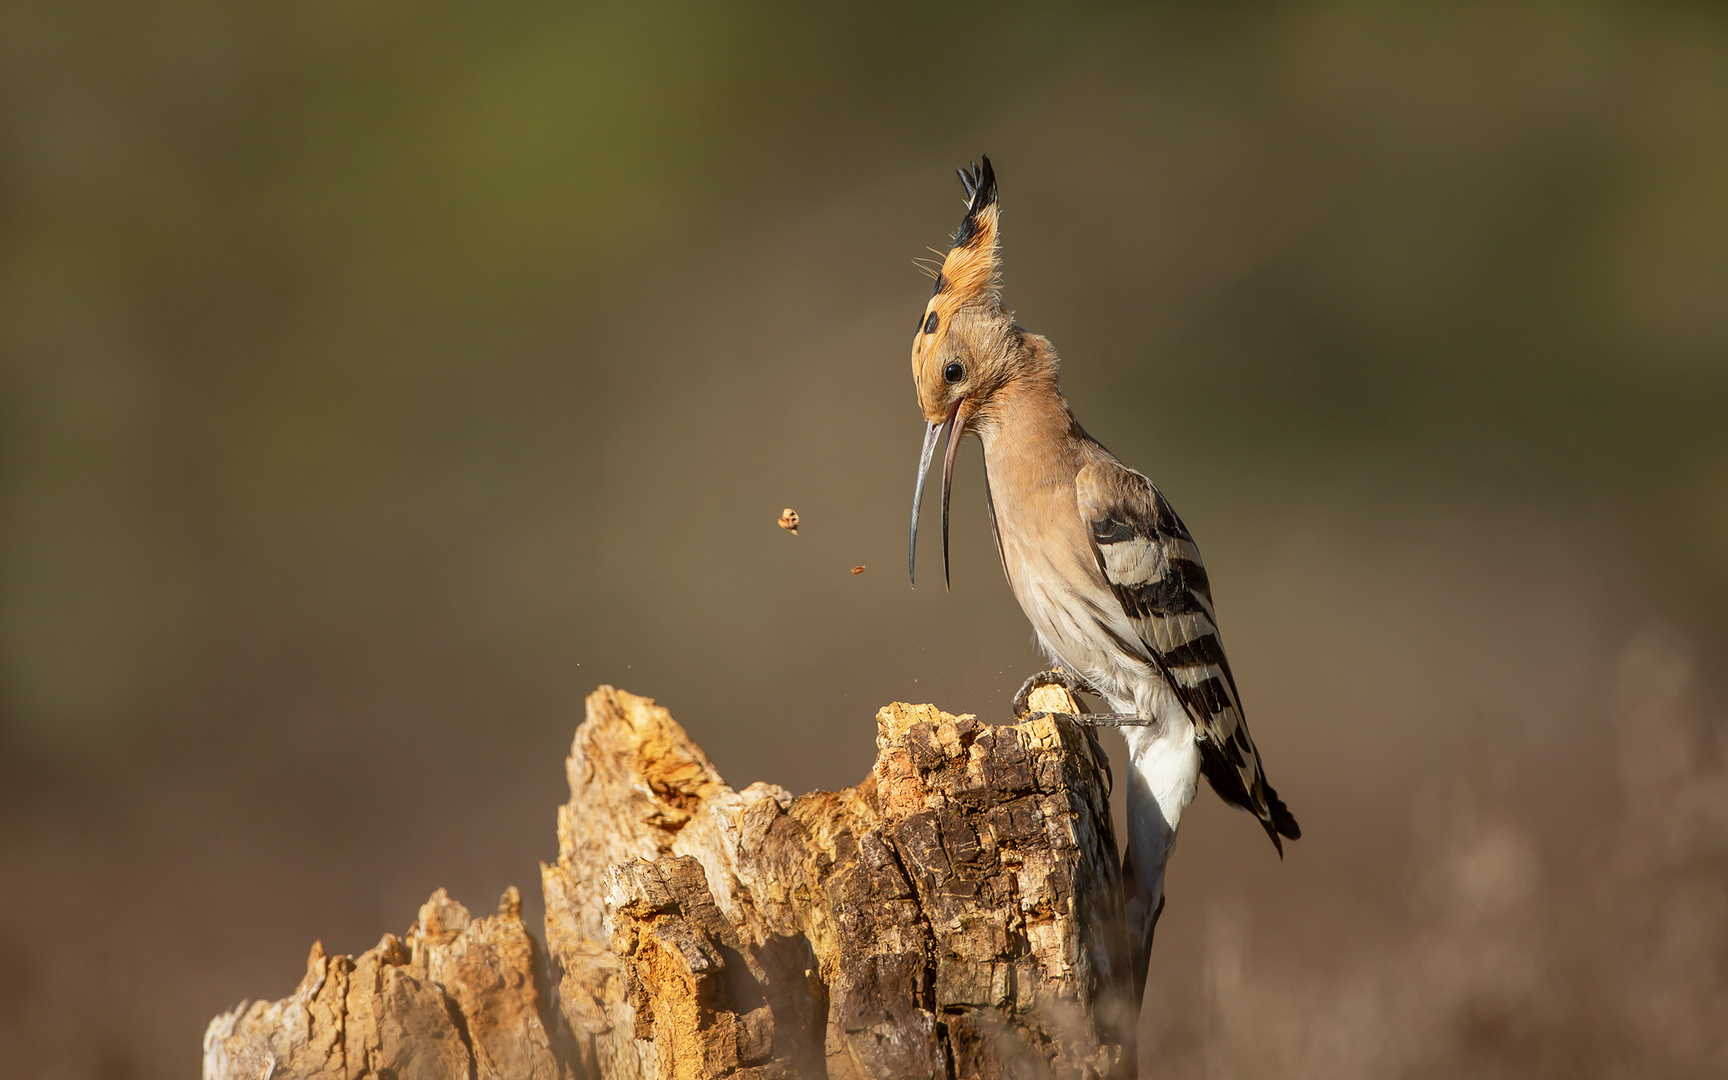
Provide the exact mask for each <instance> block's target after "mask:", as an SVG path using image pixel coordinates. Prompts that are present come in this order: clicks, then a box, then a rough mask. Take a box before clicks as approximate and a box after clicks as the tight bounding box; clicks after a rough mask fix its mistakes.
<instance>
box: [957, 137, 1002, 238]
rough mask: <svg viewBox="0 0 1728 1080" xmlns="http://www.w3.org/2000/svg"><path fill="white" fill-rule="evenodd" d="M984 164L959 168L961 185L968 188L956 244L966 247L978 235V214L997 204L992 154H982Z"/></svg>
mask: <svg viewBox="0 0 1728 1080" xmlns="http://www.w3.org/2000/svg"><path fill="white" fill-rule="evenodd" d="M982 156H983V158H984V164H983V165H982V166H979V165H976V164H974V165H973V166H972V168H971V169H970V170H967V169H959V170H957V171H958V172H959V174H960V186H961V187H963V188H965V189H966V216H965V217H964V218H961V219H960V228H958V229H956V230H955V231H954V246H955V247H965V246H966V245H967V244H970V243H971V242H972V238H973V237H974V236H977V235H978V215H979V213H981V212H982V211H983V210H984V208H985V207H988V206H994V205H995V204H996V170H995V169H992V168H991V167H990V155H989V154H984V155H982Z"/></svg>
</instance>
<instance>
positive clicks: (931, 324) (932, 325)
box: [924, 311, 936, 334]
mask: <svg viewBox="0 0 1728 1080" xmlns="http://www.w3.org/2000/svg"><path fill="white" fill-rule="evenodd" d="M924 332H925V333H926V334H934V333H935V332H936V313H935V312H934V311H932V312H931V313H930V317H929V318H928V319H925V320H924Z"/></svg>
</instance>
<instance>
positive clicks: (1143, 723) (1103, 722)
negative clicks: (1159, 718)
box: [1074, 712, 1152, 727]
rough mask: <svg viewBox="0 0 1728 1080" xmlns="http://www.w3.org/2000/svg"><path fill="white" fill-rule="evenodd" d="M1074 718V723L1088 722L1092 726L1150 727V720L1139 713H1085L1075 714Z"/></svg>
mask: <svg viewBox="0 0 1728 1080" xmlns="http://www.w3.org/2000/svg"><path fill="white" fill-rule="evenodd" d="M1074 720H1075V722H1076V723H1080V724H1090V725H1091V726H1093V727H1151V726H1152V721H1150V720H1148V719H1146V718H1145V717H1144V716H1141V715H1140V714H1139V713H1131V712H1103V713H1087V714H1086V715H1085V716H1076V717H1075V718H1074Z"/></svg>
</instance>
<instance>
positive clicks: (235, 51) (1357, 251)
mask: <svg viewBox="0 0 1728 1080" xmlns="http://www.w3.org/2000/svg"><path fill="white" fill-rule="evenodd" d="M980 151H983V152H987V153H989V154H990V155H991V157H992V159H993V161H994V162H995V163H996V167H997V171H998V175H999V176H1000V178H1001V184H1002V193H1003V196H1002V197H1003V202H1004V208H1005V218H1004V221H1005V224H1004V229H1005V243H1006V248H1005V254H1006V286H1007V298H1008V300H1009V302H1010V303H1011V304H1012V305H1014V306H1015V307H1016V309H1017V311H1018V313H1019V316H1020V318H1021V320H1022V321H1023V322H1024V323H1025V324H1026V325H1028V326H1029V327H1031V328H1033V329H1034V330H1037V331H1039V332H1042V333H1045V334H1047V335H1049V336H1050V337H1051V338H1052V339H1053V340H1054V342H1055V343H1056V345H1057V347H1058V348H1059V349H1060V350H1061V352H1062V354H1063V356H1064V357H1065V359H1066V361H1067V365H1066V368H1065V376H1066V378H1065V388H1066V389H1067V391H1068V393H1069V396H1070V398H1071V400H1072V401H1073V403H1074V405H1075V408H1076V410H1077V412H1078V413H1079V415H1080V416H1081V418H1082V420H1083V421H1084V422H1085V423H1086V425H1087V427H1088V428H1089V429H1090V430H1091V431H1092V432H1093V433H1094V434H1096V435H1097V436H1098V437H1099V438H1101V439H1102V440H1103V441H1104V442H1105V443H1106V444H1107V445H1108V446H1110V447H1111V448H1112V449H1113V450H1115V451H1116V452H1117V453H1118V454H1119V455H1121V456H1122V457H1123V458H1124V459H1125V460H1127V461H1128V462H1129V463H1131V464H1133V465H1136V466H1137V467H1139V468H1141V469H1142V470H1144V471H1146V472H1147V473H1149V474H1150V475H1152V476H1153V477H1154V478H1155V479H1156V480H1157V481H1158V482H1159V483H1160V484H1161V486H1162V487H1163V489H1164V490H1165V492H1166V493H1167V494H1168V495H1170V497H1171V498H1172V499H1173V500H1174V502H1175V503H1176V505H1177V507H1178V508H1179V509H1180V511H1181V512H1182V514H1183V516H1184V517H1185V518H1186V520H1187V522H1188V524H1189V526H1190V527H1191V528H1192V529H1193V531H1194V532H1195V534H1196V535H1197V536H1198V537H1199V539H1200V542H1201V544H1202V547H1203V549H1204V551H1205V553H1206V556H1207V561H1208V565H1209V567H1210V569H1211V571H1212V577H1213V581H1214V584H1215V591H1216V598H1217V601H1218V606H1219V610H1220V612H1221V613H1222V617H1223V625H1224V630H1225V634H1226V638H1227V641H1228V643H1229V645H1230V648H1231V655H1232V657H1233V661H1234V664H1235V667H1236V671H1237V673H1238V675H1239V677H1240V680H1241V684H1242V690H1243V694H1244V696H1245V699H1246V701H1247V704H1248V709H1249V713H1250V716H1251V717H1252V722H1253V726H1254V732H1255V735H1256V737H1257V739H1258V741H1259V743H1260V746H1261V748H1262V750H1263V751H1264V754H1265V756H1266V758H1267V760H1268V762H1269V771H1270V775H1271V777H1272V779H1273V781H1274V783H1276V784H1277V786H1278V788H1279V790H1280V791H1281V792H1282V793H1283V794H1284V795H1285V796H1286V798H1287V799H1288V800H1289V802H1290V805H1291V806H1292V808H1293V809H1294V810H1295V812H1296V814H1297V815H1298V817H1299V818H1300V820H1301V822H1302V825H1303V828H1304V830H1305V838H1304V839H1303V840H1302V841H1301V842H1300V843H1298V844H1295V845H1294V846H1293V847H1291V848H1290V852H1289V855H1288V857H1287V858H1286V859H1285V860H1284V861H1283V863H1282V864H1280V863H1279V861H1278V860H1277V858H1276V857H1275V856H1274V854H1273V852H1272V850H1271V848H1270V846H1269V845H1268V844H1267V843H1266V841H1265V838H1264V837H1263V836H1262V835H1261V832H1260V830H1259V829H1258V828H1257V827H1256V826H1255V825H1254V823H1253V822H1252V821H1251V820H1250V819H1248V818H1247V817H1245V816H1243V815H1241V814H1239V813H1235V812H1233V811H1229V810H1227V809H1225V808H1224V807H1223V806H1222V805H1221V804H1220V803H1218V801H1217V800H1216V799H1215V797H1213V796H1212V795H1211V794H1210V793H1208V792H1203V793H1202V794H1201V796H1200V798H1199V800H1198V802H1197V804H1196V809H1195V810H1194V811H1193V812H1192V815H1191V817H1190V818H1189V821H1188V824H1187V826H1186V828H1185V829H1184V834H1183V841H1182V845H1181V848H1180V851H1179V853H1178V856H1177V858H1176V861H1175V864H1174V868H1173V871H1172V875H1171V882H1170V888H1171V902H1170V907H1169V910H1168V912H1167V914H1166V916H1165V920H1164V922H1163V924H1162V925H1161V926H1160V928H1159V939H1158V949H1157V951H1156V953H1155V954H1154V972H1153V978H1152V986H1151V989H1150V991H1149V994H1148V999H1147V1007H1146V1011H1145V1016H1144V1018H1143V1025H1144V1030H1145V1032H1146V1036H1145V1039H1144V1048H1143V1055H1144V1058H1145V1060H1146V1061H1147V1062H1148V1063H1149V1065H1150V1067H1151V1072H1152V1074H1153V1075H1160V1076H1166V1075H1167V1076H1178V1075H1180V1076H1195V1075H1206V1076H1215V1077H1231V1076H1244V1077H1246V1076H1260V1077H1309V1076H1313V1077H1451V1076H1472V1077H1478V1076H1508V1077H1512V1076H1518V1077H1533V1076H1541V1077H1549V1076H1552V1077H1576V1076H1592V1077H1622V1076H1658V1075H1661V1076H1699V1077H1702V1076H1722V1075H1725V1074H1728V772H1725V765H1724V745H1725V739H1728V736H1725V731H1728V728H1725V724H1724V717H1725V715H1728V712H1725V709H1724V705H1723V698H1722V694H1721V690H1722V679H1721V675H1722V660H1723V657H1724V655H1725V654H1728V16H1725V15H1724V14H1723V11H1722V9H1721V8H1719V7H1716V6H1714V5H1704V4H1679V3H1675V4H1665V3H1652V2H1645V3H1624V4H1616V3H1593V4H1557V3H1541V2H1531V3H1523V2H1515V3H1510V4H1479V5H1478V4H1420V3H1418V4H1404V5H1370V4H1355V3H1345V2H1336V3H1334V2H1319V3H1288V4H1271V3H1268V4H1232V5H1214V4H1166V5H1160V6H1154V7H1151V8H1147V9H1140V8H1130V7H1127V6H1121V5H1099V6H1096V7H1090V8H1082V7H1076V6H1066V7H1064V8H1063V9H1062V10H1061V11H1059V12H1058V11H1052V10H1047V9H1046V8H1045V7H1044V6H1042V5H1025V6H1014V5H1008V6H1004V5H1000V4H998V5H991V6H989V7H988V8H984V7H978V8H970V9H967V8H952V9H949V8H940V9H938V8H934V7H929V6H926V5H914V4H886V3H884V4H875V5H871V6H867V7H855V8H849V9H845V10H841V9H839V8H835V9H832V10H830V9H828V8H826V7H822V6H817V5H787V6H784V7H778V6H768V5H740V4H706V5H687V6H686V5H672V4H643V5H637V6H634V7H631V8H629V9H628V10H627V11H619V10H606V9H577V8H574V7H572V6H570V5H564V4H550V3H538V4H537V3H528V4H516V5H507V6H500V5H491V6H487V7H485V8H483V9H482V8H480V7H479V6H478V5H476V6H475V7H474V8H472V9H470V8H466V7H463V6H457V5H436V4H405V3H392V2H363V3H355V2H352V0H346V2H333V0H313V2H308V0H296V2H293V3H277V2H267V3H255V4H241V5H231V4H216V3H209V2H202V3H201V2H160V0H153V2H142V3H140V2H131V3H112V2H108V3H104V2H97V0H92V2H70V0H61V2H57V3H29V2H26V3H23V4H11V5H7V6H5V7H4V8H3V9H0V1075H4V1076H7V1077H13V1076H18V1077H56V1078H57V1077H170V1076H186V1075H190V1074H191V1073H192V1072H193V1071H194V1070H195V1069H196V1068H197V1059H198V1052H199V1040H200V1038H201V1035H202V1033H203V1029H204V1025H205V1023H206V1022H207V1021H208V1019H209V1018H210V1017H211V1016H212V1015H213V1014H215V1013H216V1012H217V1011H218V1010H221V1009H225V1008H228V1007H230V1006H232V1005H233V1004H235V1003H236V1002H238V1001H239V1000H240V999H242V998H247V997H269V998H274V997H280V996H282V995H284V994H286V993H288V992H289V991H290V990H291V989H292V987H293V985H294V984H295V982H296V981H297V980H298V979H299V977H300V974H301V972H302V970H303V964H304V959H305V955H306V952H307V949H308V947H309V946H310V944H311V942H312V941H313V940H314V939H318V938H322V939H323V941H324V942H325V944H326V945H327V946H328V947H329V948H331V949H333V950H339V951H356V950H359V949H362V948H365V947H367V946H369V945H371V944H372V943H373V942H375V941H376V939H377V938H378V936H379V934H380V933H381V932H383V931H384V930H395V931H398V932H400V931H401V930H403V929H404V928H405V926H406V924H407V923H408V922H409V921H410V919H411V918H412V917H413V913H414V911H415V909H416V906H417V905H418V904H419V903H420V902H421V901H422V900H423V899H424V898H425V897H426V895H427V894H428V893H429V892H430V891H431V890H432V889H433V888H434V887H436V886H439V885H445V886H448V887H449V888H450V889H451V891H452V893H453V894H454V895H455V896H457V897H458V898H460V899H462V900H463V901H465V902H467V903H468V904H470V905H471V906H474V907H476V908H480V909H485V908H487V907H489V906H490V904H491V903H492V901H493V898H494V897H496V895H497V894H498V893H499V892H500V891H501V890H502V889H503V888H504V887H505V886H506V885H509V884H511V883H515V884H518V885H521V886H523V887H524V892H525V893H526V894H528V896H529V897H530V898H531V902H532V898H534V897H535V896H536V894H537V893H538V888H537V883H538V877H537V870H536V860H537V859H540V858H549V857H551V856H552V855H554V854H555V852H556V844H555V841H554V838H553V807H554V806H555V805H556V804H557V803H558V802H560V801H561V800H562V799H563V798H564V795H565V792H564V788H563V776H562V759H563V755H564V753H565V750H566V748H567V745H568V740H569V737H570V733H571V731H572V730H573V728H574V726H575V724H576V723H577V722H578V720H579V719H580V707H581V700H582V697H583V696H584V694H585V693H586V692H587V691H589V690H590V689H591V688H592V687H593V686H595V685H596V684H597V683H600V682H610V683H615V684H617V685H619V686H622V687H624V688H627V689H630V690H633V691H636V692H638V693H644V694H650V695H653V696H655V697H657V698H658V699H660V700H661V701H662V702H663V703H665V704H666V705H668V706H669V707H670V708H671V709H672V710H673V712H674V714H675V715H676V716H677V717H678V718H679V719H680V720H681V721H682V722H683V723H684V724H685V725H686V726H687V727H688V728H689V729H690V731H691V732H692V733H693V734H694V735H695V737H696V738H697V739H698V740H699V741H700V742H701V743H702V744H703V745H704V746H705V747H706V748H707V749H708V751H709V752H710V753H711V755H712V756H713V757H714V759H715V761H716V762H717V764H718V765H719V766H720V768H721V770H722V771H723V772H724V773H725V774H726V776H727V777H728V778H729V779H730V780H731V781H733V782H734V783H735V784H737V785H739V786H742V785H744V784H746V783H748V782H750V781H752V780H757V779H770V780H774V781H776V782H779V783H781V784H784V785H785V786H787V787H789V788H791V789H793V790H795V791H802V790H806V789H809V788H812V787H818V786H825V787H837V786H842V785H845V784H848V783H852V782H854V781H855V780H857V779H858V778H859V777H860V776H861V775H862V774H863V772H864V770H865V769H866V767H867V765H868V763H869V761H870V760H871V758H872V755H873V732H874V728H873V723H872V716H873V713H874V711H875V709H876V707H877V706H878V705H880V704H882V703H885V702H887V701H890V700H894V699H909V700H929V701H934V702H936V703H938V704H940V705H941V706H943V707H944V708H947V709H950V710H952V711H976V712H978V713H980V714H981V715H983V716H984V718H985V719H987V720H1001V719H1003V718H1005V717H1006V716H1007V713H1008V695H1009V694H1010V693H1011V692H1012V691H1013V689H1014V688H1015V687H1016V686H1017V685H1018V684H1019V682H1020V680H1021V678H1022V677H1023V676H1024V675H1025V674H1027V673H1028V672H1029V671H1031V670H1033V669H1034V666H1035V664H1036V663H1037V657H1036V656H1035V654H1034V652H1033V650H1032V649H1031V647H1030V645H1029V630H1028V627H1027V625H1026V623H1025V621H1024V619H1023V617H1022V616H1021V614H1020V612H1019V611H1018V609H1017V607H1016V606H1015V604H1014V601H1013V599H1012V597H1011V596H1010V595H1009V593H1008V590H1007V587H1006V585H1005V583H1004V582H1003V580H1002V577H1001V571H1000V569H999V567H998V566H997V563H996V558H995V554H994V551H993V550H992V548H991V544H990V540H989V537H988V533H987V526H986V524H985V520H984V515H983V508H982V493H981V484H980V482H979V471H978V465H977V451H976V449H975V447H969V448H968V450H967V452H966V454H964V455H963V464H962V466H961V468H960V470H959V472H960V475H959V476H958V477H957V481H956V488H957V505H956V507H955V526H954V531H955V554H954V567H955V568H954V591H953V592H952V594H944V592H943V590H942V588H941V586H940V583H939V581H938V574H939V571H938V569H937V565H938V564H937V561H936V560H937V556H936V541H935V539H934V537H935V533H934V531H933V530H932V531H930V532H928V533H927V535H926V537H925V545H924V553H925V557H926V560H927V561H926V562H925V563H924V577H923V580H924V582H925V584H924V585H921V586H920V587H919V588H918V589H916V590H912V589H910V588H909V587H908V586H907V583H906V579H905V576H904V563H903V561H902V559H903V555H904V551H905V530H906V519H907V511H908V507H909V503H910V492H911V483H912V473H913V466H914V459H915V456H916V452H917V443H918V440H919V435H920V430H921V423H920V420H919V417H918V415H917V412H916V409H915V406H914V404H913V395H912V388H911V383H910V378H909V373H908V366H907V353H908V345H909V342H910V337H911V332H912V328H913V326H912V324H913V321H914V319H915V317H916V316H917V315H918V313H919V312H920V310H921V308H922V304H923V302H924V299H925V297H926V296H927V294H928V288H929V286H928V283H927V282H926V280H925V279H924V278H923V277H922V276H920V274H919V273H918V271H917V270H916V269H915V268H914V267H913V266H912V265H911V261H910V260H911V259H912V258H914V257H916V256H919V255H922V254H925V248H926V246H937V247H943V246H945V243H946V238H947V236H948V235H949V233H950V232H951V230H952V229H953V227H954V225H955V224H956V223H957V221H958V218H959V213H960V208H961V203H960V188H959V184H958V183H957V182H956V180H955V179H954V177H953V174H952V170H953V169H954V168H955V167H956V166H959V165H961V164H964V163H965V162H967V161H968V160H972V159H974V158H976V156H977V155H978V153H979V152H980ZM783 506H793V507H796V508H797V509H798V510H799V512H800V513H801V514H802V515H803V519H804V527H803V529H802V534H803V535H801V536H800V537H798V538H796V539H794V538H791V537H788V536H786V535H785V534H783V533H782V532H781V531H780V530H779V529H778V528H776V527H775V525H774V519H775V517H776V515H778V513H779V512H780V509H781V508H782V507H783ZM858 563H863V564H866V565H867V566H868V567H869V570H868V571H867V572H866V573H865V574H863V575H860V576H857V577H854V576H853V575H851V574H850V573H848V572H847V571H848V569H849V568H850V567H851V566H853V565H854V564H858ZM1109 741H1110V742H1111V743H1112V745H1119V740H1116V739H1115V738H1114V737H1113V736H1112V737H1109ZM533 915H534V917H536V918H537V917H538V911H537V909H536V910H535V911H534V912H533Z"/></svg>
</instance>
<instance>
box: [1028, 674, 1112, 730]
mask: <svg viewBox="0 0 1728 1080" xmlns="http://www.w3.org/2000/svg"><path fill="white" fill-rule="evenodd" d="M1040 686H1060V687H1062V688H1063V689H1064V690H1066V691H1068V692H1069V693H1070V694H1092V695H1094V696H1097V694H1098V689H1097V687H1095V686H1093V685H1092V684H1091V683H1089V682H1087V681H1086V680H1085V679H1082V678H1081V677H1080V676H1078V675H1076V674H1074V673H1073V672H1072V671H1068V670H1066V669H1064V668H1051V669H1050V670H1049V671H1040V672H1039V673H1038V674H1036V675H1034V676H1032V677H1031V678H1029V679H1027V680H1026V681H1025V682H1023V683H1021V684H1020V690H1019V692H1018V693H1016V694H1015V695H1014V719H1015V720H1017V721H1022V722H1023V721H1025V720H1027V719H1028V718H1029V717H1030V716H1031V715H1032V704H1031V702H1032V691H1034V690H1036V689H1038V688H1039V687H1040Z"/></svg>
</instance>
